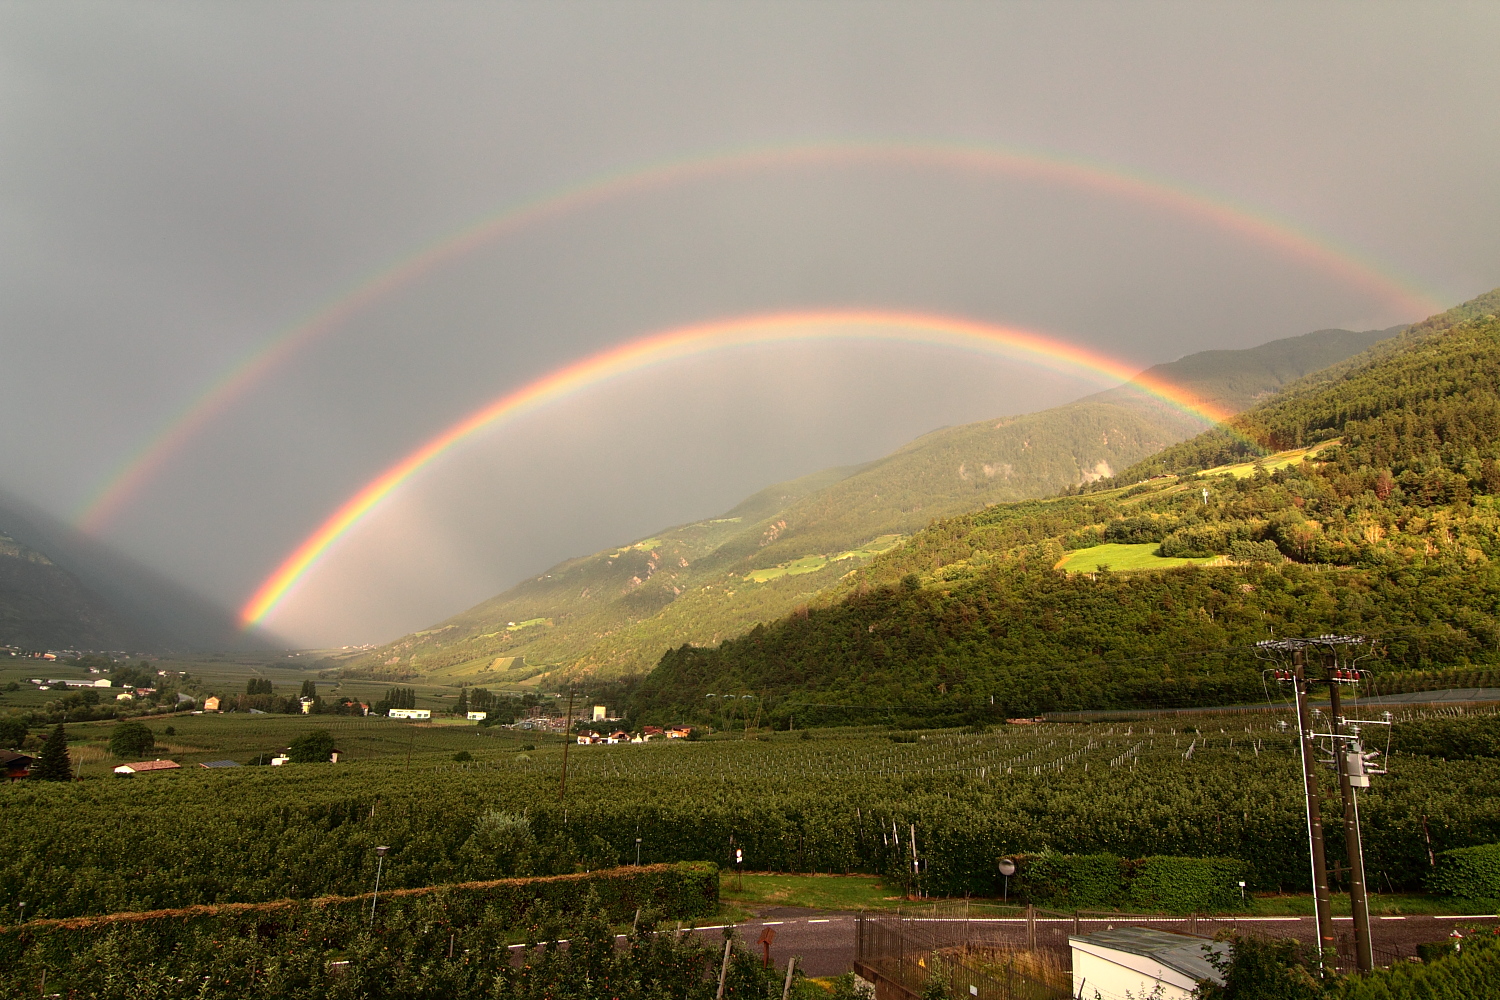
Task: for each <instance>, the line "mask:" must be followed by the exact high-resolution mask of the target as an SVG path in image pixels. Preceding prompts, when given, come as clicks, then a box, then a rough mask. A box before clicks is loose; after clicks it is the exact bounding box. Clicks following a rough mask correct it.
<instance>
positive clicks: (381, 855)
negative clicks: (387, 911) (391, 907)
mask: <svg viewBox="0 0 1500 1000" xmlns="http://www.w3.org/2000/svg"><path fill="white" fill-rule="evenodd" d="M389 850H390V848H389V847H377V848H375V891H374V893H372V894H371V896H370V926H371V927H374V926H375V901H376V900H377V899H379V898H380V872H381V869H382V868H384V867H385V855H386V852H387V851H389Z"/></svg>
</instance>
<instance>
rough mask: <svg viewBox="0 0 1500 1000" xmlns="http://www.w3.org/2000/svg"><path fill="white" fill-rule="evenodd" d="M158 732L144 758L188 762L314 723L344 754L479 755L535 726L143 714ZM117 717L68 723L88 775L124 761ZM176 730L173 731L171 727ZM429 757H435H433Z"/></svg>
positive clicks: (239, 750)
mask: <svg viewBox="0 0 1500 1000" xmlns="http://www.w3.org/2000/svg"><path fill="white" fill-rule="evenodd" d="M141 721H143V722H144V723H145V724H146V725H147V726H148V727H150V729H151V731H152V732H153V733H154V734H155V736H156V747H155V749H153V750H151V751H150V752H148V753H146V754H144V755H143V759H146V760H155V759H157V758H162V759H171V760H175V761H177V762H178V763H180V764H182V765H183V766H184V767H193V766H195V765H197V764H200V763H202V762H204V761H209V760H226V759H228V760H236V761H239V762H240V763H242V764H243V763H244V762H245V761H247V760H249V759H250V758H251V757H254V756H255V755H256V754H260V753H275V752H277V751H280V750H282V749H284V748H285V747H286V746H287V745H288V744H289V743H291V741H292V740H294V739H296V738H297V737H298V736H300V735H302V734H303V733H307V732H311V731H312V730H314V729H326V730H328V731H329V732H330V733H331V734H332V735H333V738H334V740H335V741H336V742H337V744H338V748H339V751H340V757H341V759H343V760H369V759H372V758H377V757H391V758H396V759H398V760H399V759H403V758H405V757H406V756H407V754H408V753H410V754H411V755H412V756H414V757H420V756H421V755H424V754H448V755H451V754H454V753H456V752H458V751H459V750H467V751H468V752H469V753H470V754H471V755H472V756H473V757H474V759H476V760H487V759H490V758H494V757H499V756H506V757H508V756H509V755H511V754H513V753H514V752H515V751H516V750H517V749H518V748H519V747H521V746H522V745H523V744H526V743H536V742H537V737H536V735H535V734H531V733H522V732H518V731H516V730H511V729H502V728H500V727H498V726H497V727H494V728H485V727H481V726H477V725H474V724H473V723H466V722H462V721H454V722H448V721H447V720H442V721H439V722H434V723H422V722H399V721H396V720H393V719H386V718H382V717H378V716H369V717H360V716H345V715H250V714H241V713H233V714H227V715H216V714H212V713H209V714H204V715H187V714H178V715H170V716H168V715H162V716H155V717H152V718H147V719H142V720H141ZM115 725H116V723H114V722H113V721H101V722H87V723H78V724H75V725H71V726H69V727H68V735H69V737H70V740H71V741H70V742H69V744H68V749H69V752H70V753H71V754H72V756H73V760H74V762H75V763H76V764H77V765H78V771H79V774H80V775H82V776H85V777H87V776H94V775H107V774H109V773H110V772H111V771H112V770H113V768H114V767H115V766H116V765H118V764H120V763H121V761H119V760H116V759H114V758H113V757H110V756H108V754H107V753H106V750H105V747H106V745H107V744H108V742H109V736H110V733H111V732H112V731H113V730H114V727H115ZM169 726H170V727H171V728H172V730H173V732H172V733H171V734H168V733H167V732H166V729H167V727H169ZM426 763H428V764H430V763H432V761H431V760H430V759H429V760H427V761H426Z"/></svg>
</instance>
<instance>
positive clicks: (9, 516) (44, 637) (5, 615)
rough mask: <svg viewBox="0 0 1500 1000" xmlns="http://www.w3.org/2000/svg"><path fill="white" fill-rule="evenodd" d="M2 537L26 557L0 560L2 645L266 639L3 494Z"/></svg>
mask: <svg viewBox="0 0 1500 1000" xmlns="http://www.w3.org/2000/svg"><path fill="white" fill-rule="evenodd" d="M0 532H3V533H5V534H6V535H7V536H8V537H10V538H11V539H12V540H13V542H14V543H15V544H16V545H17V546H20V547H21V548H24V549H26V550H27V551H29V552H30V553H32V556H30V557H27V558H26V559H23V560H21V561H19V562H3V561H0V576H3V581H0V587H5V588H8V589H6V590H5V592H4V593H5V595H6V596H3V597H0V600H3V601H4V602H5V604H4V607H3V609H0V642H9V643H12V644H20V645H30V646H32V647H53V648H70V649H115V650H128V651H133V652H184V651H189V650H209V649H232V648H237V647H243V646H262V645H264V643H265V642H266V641H267V640H266V639H265V638H264V637H257V636H255V635H254V634H252V633H246V632H244V631H242V630H241V629H240V628H239V623H238V622H237V621H236V620H235V617H234V615H233V614H232V613H230V612H229V611H227V610H226V609H224V608H221V607H218V606H216V605H214V604H213V603H212V602H210V601H207V600H205V599H203V598H202V597H200V596H198V595H197V594H194V593H192V592H191V591H189V590H188V589H187V588H185V587H183V586H181V585H180V584H177V583H175V582H173V581H171V580H168V579H166V578H165V577H163V576H162V575H161V574H159V573H157V572H155V571H154V570H152V569H150V568H148V567H146V566H142V565H141V564H140V563H138V562H136V561H135V560H133V559H130V558H128V557H126V556H123V555H121V554H120V553H118V552H116V551H114V550H113V549H111V548H110V547H108V546H107V545H105V544H103V543H101V542H98V541H96V540H94V539H92V538H89V537H88V536H87V535H84V534H83V533H81V532H79V531H77V530H76V529H74V528H73V527H72V526H70V525H68V524H65V523H63V522H62V521H60V520H58V519H57V518H54V517H52V516H50V515H48V514H46V513H44V512H43V511H41V510H38V509H37V508H36V507H34V506H33V505H31V504H29V503H27V502H25V501H24V500H21V499H19V498H17V497H15V496H12V495H10V494H7V493H5V492H3V491H0ZM37 558H40V559H42V560H43V561H40V562H39V561H37ZM7 636H9V637H10V638H7ZM23 638H24V639H25V640H26V641H24V642H23V641H22V640H23ZM272 641H274V640H272Z"/></svg>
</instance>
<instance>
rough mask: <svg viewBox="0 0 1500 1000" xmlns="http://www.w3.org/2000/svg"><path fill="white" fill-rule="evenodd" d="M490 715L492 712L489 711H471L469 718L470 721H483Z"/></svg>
mask: <svg viewBox="0 0 1500 1000" xmlns="http://www.w3.org/2000/svg"><path fill="white" fill-rule="evenodd" d="M489 717H490V713H488V712H470V713H469V715H468V718H469V721H470V722H483V721H484V720H485V719H488V718H489Z"/></svg>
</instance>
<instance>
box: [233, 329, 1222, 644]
mask: <svg viewBox="0 0 1500 1000" xmlns="http://www.w3.org/2000/svg"><path fill="white" fill-rule="evenodd" d="M830 340H852V341H895V342H904V343H912V344H920V345H925V346H930V347H939V348H949V349H958V350H967V351H974V352H978V353H983V354H987V355H991V356H1000V357H1007V358H1011V359H1015V360H1020V361H1024V362H1027V363H1031V364H1036V365H1041V366H1044V367H1048V368H1052V369H1055V370H1058V371H1062V372H1064V373H1068V374H1072V375H1081V376H1083V377H1085V378H1088V379H1089V380H1091V381H1094V382H1096V383H1099V384H1100V385H1101V386H1114V385H1120V384H1123V383H1131V384H1132V385H1133V386H1135V387H1136V388H1138V389H1140V390H1141V391H1143V392H1146V393H1148V394H1150V395H1151V396H1154V397H1155V398H1157V399H1159V400H1160V401H1162V402H1163V403H1164V404H1166V405H1169V406H1172V407H1174V408H1176V409H1178V410H1180V411H1182V412H1184V413H1187V414H1190V415H1192V416H1193V417H1196V418H1198V419H1201V420H1203V421H1204V422H1205V423H1209V424H1212V423H1219V422H1222V421H1223V420H1225V419H1227V418H1228V417H1229V416H1231V414H1230V413H1229V412H1227V411H1224V410H1221V409H1219V408H1217V407H1215V406H1212V405H1210V404H1209V403H1206V402H1204V401H1203V400H1200V399H1197V398H1196V397H1194V396H1192V395H1191V394H1190V393H1188V392H1186V391H1185V390H1183V389H1182V388H1180V387H1179V386H1176V385H1173V384H1172V383H1170V382H1167V381H1165V380H1163V379H1161V378H1158V377H1156V376H1154V375H1151V374H1150V373H1149V372H1144V373H1143V372H1140V371H1139V369H1138V368H1137V367H1136V366H1132V365H1130V364H1129V363H1127V362H1124V361H1121V360H1119V359H1117V358H1112V357H1109V356H1107V355H1105V354H1102V353H1100V352H1098V351H1094V350H1091V349H1089V348H1085V347H1081V346H1079V345H1077V344H1072V343H1069V342H1067V341H1065V340H1061V339H1059V338H1057V337H1053V336H1050V335H1047V334H1043V333H1039V332H1037V331H1035V330H1026V329H1020V328H1017V327H1011V326H1002V325H997V324H993V323H986V322H981V321H979V320H973V319H965V318H961V317H955V316H946V315H939V314H933V313H918V312H900V311H891V310H878V309H825V310H810V311H800V312H778V313H766V314H759V315H753V316H742V317H736V318H732V319H723V320H715V321H711V322H705V323H698V324H694V325H690V326H682V327H676V328H673V329H669V330H664V331H661V332H657V333H652V334H647V335H645V336H642V337H638V338H636V339H634V340H631V341H628V342H626V343H623V344H620V345H618V346H615V347H611V348H608V349H606V350H603V351H600V352H598V353H596V354H592V355H589V356H588V357H585V358H582V359H580V360H578V361H575V362H573V363H572V364H569V365H566V366H564V367H562V368H558V369H556V370H554V371H552V372H550V373H548V374H546V375H543V376H542V377H540V378H538V379H535V380H534V381H532V382H529V383H527V384H526V385H523V386H520V387H519V388H516V389H513V390H511V391H509V392H507V393H505V394H504V395H502V396H500V397H499V398H498V399H495V400H494V401H492V402H490V403H487V404H486V405H484V406H482V407H480V408H479V409H477V410H475V411H474V412H473V413H471V414H469V415H468V416H466V417H464V418H463V419H462V420H459V421H458V422H457V423H454V424H453V425H451V426H449V427H448V428H446V429H445V430H443V431H441V432H440V433H438V434H436V435H435V436H433V437H432V438H431V439H429V440H428V441H427V442H426V443H425V444H423V445H421V446H420V447H418V448H416V449H414V450H413V451H411V452H410V453H409V454H407V455H405V456H404V457H402V458H401V459H400V460H399V461H397V462H396V463H394V464H393V465H391V466H390V467H389V468H387V469H386V470H385V471H383V472H382V473H380V475H378V476H376V477H375V478H374V479H372V480H371V481H370V482H369V483H367V484H366V485H365V486H364V487H363V488H361V489H360V490H359V491H358V492H357V493H355V494H354V495H353V496H351V497H350V498H349V499H348V500H347V501H345V502H344V503H343V504H342V505H341V506H340V507H339V508H338V509H337V510H335V511H334V512H333V513H332V514H330V515H329V516H328V517H327V519H326V520H324V521H323V523H322V524H320V525H319V526H318V527H317V529H316V530H315V531H313V532H312V534H310V535H308V536H307V538H306V539H304V540H303V541H302V543H301V544H300V545H298V546H297V547H296V549H294V550H293V551H292V552H291V553H290V554H289V555H287V557H286V558H285V559H283V560H282V562H281V564H280V565H279V566H277V567H276V569H275V571H274V572H272V573H271V575H270V576H268V577H266V579H265V581H264V582H263V583H261V585H260V586H259V587H258V588H257V589H256V591H255V593H254V594H252V595H251V597H250V599H249V600H248V601H246V602H245V605H244V607H243V608H242V609H241V611H240V618H241V622H242V624H243V625H244V626H245V627H251V626H254V625H257V624H260V623H262V622H264V621H265V620H266V618H267V616H269V615H270V614H271V613H272V612H273V611H274V610H275V609H276V607H277V606H278V605H279V604H280V603H281V602H282V601H283V600H284V599H285V598H286V597H287V595H288V594H290V593H291V592H292V591H293V590H294V589H295V588H296V586H297V584H298V583H299V582H300V581H302V580H303V579H305V578H306V576H307V574H308V573H309V572H310V571H311V570H312V569H313V568H314V567H315V566H316V565H317V564H318V562H319V561H320V560H321V559H323V558H324V556H326V555H327V553H328V552H329V551H330V549H331V548H332V547H333V546H334V545H335V543H337V542H338V541H339V540H340V539H341V538H344V537H345V536H347V535H348V534H349V533H350V532H351V531H352V530H353V529H354V528H355V527H356V526H357V525H358V524H359V523H360V521H361V520H362V519H363V518H364V517H366V516H367V515H368V514H369V513H370V512H371V511H373V510H374V509H375V508H376V507H377V506H379V504H380V502H381V501H382V500H384V499H385V498H386V497H388V496H390V495H391V494H392V493H393V492H394V491H395V490H397V489H398V488H400V487H401V486H402V484H404V483H406V482H408V481H410V480H411V479H412V477H414V476H416V475H417V474H418V473H419V472H421V470H422V469H424V468H426V467H428V466H430V465H431V464H432V463H433V462H435V461H436V460H438V459H439V458H441V457H442V456H443V455H445V454H447V453H448V452H450V451H451V450H453V449H454V448H455V447H456V446H458V445H459V444H461V443H462V442H464V441H466V440H468V439H470V438H472V437H473V436H474V435H476V434H478V433H479V432H481V431H485V430H487V429H489V430H493V429H495V428H498V427H500V426H502V425H504V424H505V423H506V422H507V421H510V420H513V419H515V418H516V417H519V416H522V415H524V414H527V413H531V412H534V411H536V410H538V409H540V408H542V407H545V406H547V405H549V404H552V403H556V402H559V401H562V400H564V399H566V398H567V397H569V396H572V395H574V394H576V393H580V392H584V391H586V390H588V389H589V388H591V387H593V386H597V385H600V384H601V383H604V382H607V381H609V380H611V379H615V378H619V377H621V376H625V375H629V374H631V373H634V372H638V371H641V370H643V369H647V368H650V367H652V366H655V365H660V364H665V363H668V362H672V361H678V360H683V359H688V358H693V357H697V356H701V355H705V354H710V353H712V352H716V351H723V350H728V349H732V348H737V347H754V346H760V345H769V344H775V343H778V342H804V343H805V342H814V341H830Z"/></svg>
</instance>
